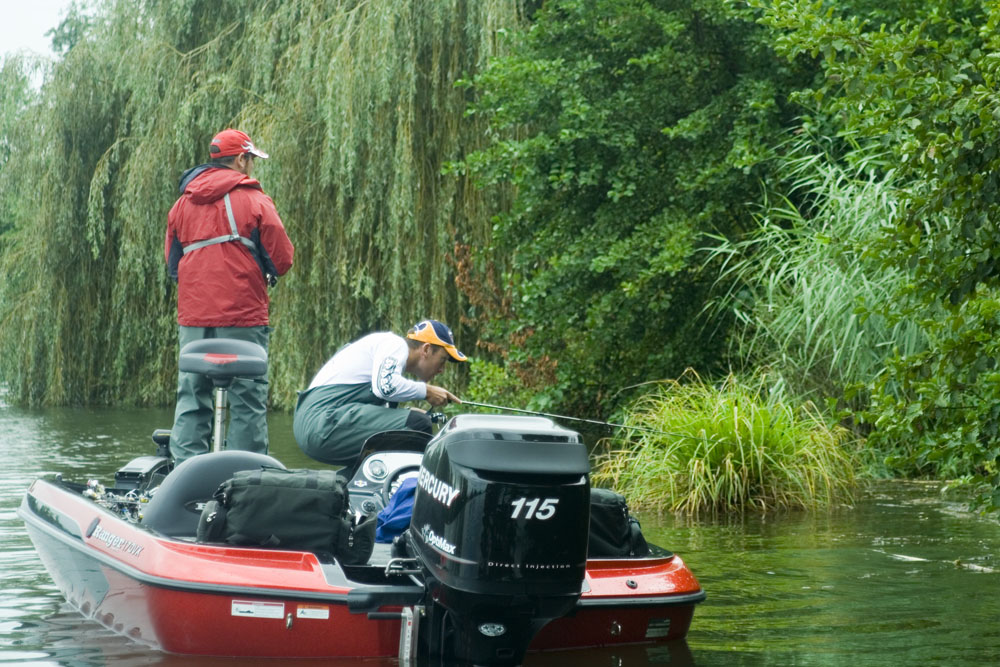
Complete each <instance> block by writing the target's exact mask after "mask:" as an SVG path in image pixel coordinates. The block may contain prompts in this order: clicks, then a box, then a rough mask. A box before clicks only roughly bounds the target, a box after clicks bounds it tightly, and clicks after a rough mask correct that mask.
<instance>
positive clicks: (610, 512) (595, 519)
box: [587, 487, 649, 558]
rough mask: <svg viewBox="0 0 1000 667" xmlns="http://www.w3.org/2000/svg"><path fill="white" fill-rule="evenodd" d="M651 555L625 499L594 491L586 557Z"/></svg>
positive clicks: (592, 493) (591, 497) (605, 491)
mask: <svg viewBox="0 0 1000 667" xmlns="http://www.w3.org/2000/svg"><path fill="white" fill-rule="evenodd" d="M648 554H649V546H648V545H647V544H646V538H644V537H643V536H642V529H641V527H640V526H639V520H638V519H636V518H635V517H634V516H632V515H631V514H629V512H628V504H627V503H626V502H625V496H623V495H621V494H620V493H615V492H614V491H611V490H609V489H597V488H593V487H591V489H590V543H589V545H588V548H587V557H588V558H629V557H632V558H634V557H639V556H646V555H648Z"/></svg>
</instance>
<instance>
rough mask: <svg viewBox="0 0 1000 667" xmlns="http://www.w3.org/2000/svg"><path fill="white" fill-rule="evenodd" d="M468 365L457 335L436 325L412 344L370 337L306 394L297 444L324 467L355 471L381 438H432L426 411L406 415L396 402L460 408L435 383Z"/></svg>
mask: <svg viewBox="0 0 1000 667" xmlns="http://www.w3.org/2000/svg"><path fill="white" fill-rule="evenodd" d="M465 360H466V356H465V355H464V354H462V353H461V352H459V351H458V348H457V347H455V338H454V336H452V333H451V329H449V328H448V327H446V326H445V325H444V324H442V323H441V322H438V321H437V320H424V321H422V322H418V323H417V324H416V325H415V326H414V327H413V328H412V329H410V330H409V332H407V334H406V338H403V337H402V336H397V335H396V334H394V333H391V332H388V331H385V332H381V333H373V334H368V335H367V336H365V337H364V338H361V339H359V340H356V341H354V342H353V343H350V344H348V345H345V346H344V347H342V348H341V349H340V350H339V351H338V352H337V353H336V354H335V355H333V357H332V358H331V359H330V360H329V361H327V362H326V364H324V365H323V367H322V368H321V369H319V372H318V373H316V377H314V378H313V380H312V382H311V383H310V384H309V388H308V389H307V390H306V391H304V392H302V393H301V394H299V402H298V405H297V406H296V407H295V420H294V422H293V425H292V426H293V429H294V431H295V441H296V442H297V443H299V447H300V448H301V449H302V451H304V452H305V453H306V454H308V455H309V456H311V457H312V458H314V459H316V460H317V461H322V462H323V463H329V464H331V465H342V466H348V465H351V464H352V463H354V461H355V459H356V458H357V457H358V454H359V453H360V452H361V448H362V446H363V445H364V443H365V440H367V439H368V437H369V436H372V435H374V434H376V433H380V432H382V431H402V430H409V431H420V432H424V433H427V434H428V435H429V434H430V432H431V420H430V417H428V416H427V413H426V412H424V411H422V410H400V409H397V408H396V404H397V403H402V402H405V401H424V400H426V401H427V402H428V403H430V404H431V405H434V406H438V405H444V404H445V403H461V402H462V401H460V400H458V397H457V396H455V395H454V394H452V393H451V392H450V391H448V390H447V389H443V388H442V387H438V386H435V385H432V384H430V381H431V380H433V379H434V377H435V376H436V375H437V374H438V373H440V372H441V371H442V370H444V366H445V364H446V363H447V362H449V361H454V362H459V361H465ZM403 373H410V374H412V375H414V376H416V377H417V378H418V380H419V381H414V380H409V379H407V378H404V377H403Z"/></svg>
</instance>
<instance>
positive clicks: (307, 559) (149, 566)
mask: <svg viewBox="0 0 1000 667" xmlns="http://www.w3.org/2000/svg"><path fill="white" fill-rule="evenodd" d="M18 513H19V515H20V516H21V518H22V519H23V520H24V522H25V524H26V526H27V528H28V532H29V535H30V536H31V539H32V541H33V542H34V544H35V546H36V549H37V550H38V553H39V555H40V556H41V558H42V560H43V562H44V564H45V566H46V568H47V569H48V571H49V572H50V574H51V576H52V578H53V580H54V581H55V583H56V585H57V586H58V588H59V589H60V591H62V593H63V595H64V596H65V598H66V599H67V600H68V601H69V602H70V603H71V604H72V605H73V606H74V607H76V608H77V609H79V610H80V612H81V613H82V614H83V615H85V616H87V617H89V618H92V619H94V620H96V621H98V622H100V623H101V624H103V625H105V626H106V627H108V628H110V629H112V630H114V631H115V632H118V633H120V634H122V635H125V636H127V637H130V638H131V639H133V640H135V641H137V642H141V643H144V644H146V645H148V646H150V647H152V648H155V649H158V650H162V651H166V652H169V653H177V654H186V655H206V656H256V657H295V658H311V657H393V656H396V655H397V654H398V650H399V636H400V621H399V620H398V619H385V618H382V619H372V618H369V617H368V616H367V615H366V614H357V613H352V612H351V611H350V610H349V608H348V604H347V600H348V594H349V593H350V592H351V591H352V590H355V589H358V588H363V587H364V586H365V584H358V583H356V582H353V581H351V580H349V579H347V578H346V576H345V575H344V573H343V570H342V569H341V568H340V567H339V565H337V564H336V563H334V562H321V561H320V559H318V558H317V557H316V555H314V554H312V553H309V552H298V551H276V550H265V549H254V548H246V547H227V546H216V545H203V544H196V543H192V542H187V541H183V540H177V539H172V538H168V537H163V536H159V535H155V534H153V533H151V532H149V531H147V530H145V529H143V528H142V527H140V526H138V525H136V524H134V523H131V522H128V521H125V520H123V519H120V518H118V517H117V516H115V515H114V514H112V513H111V512H110V511H108V510H106V509H104V508H102V507H100V506H98V505H97V504H95V503H93V502H91V501H89V500H87V499H86V498H84V497H82V496H81V495H80V494H78V493H76V492H74V491H71V490H70V489H68V488H66V487H64V486H63V485H61V484H60V483H58V482H50V481H46V480H38V481H36V482H35V483H34V484H33V485H32V486H31V488H30V489H29V490H28V493H27V495H26V496H25V499H24V502H23V503H22V505H21V507H20V509H19V511H18ZM703 599H704V593H703V592H702V590H701V587H700V586H699V585H698V582H697V580H696V579H695V578H694V576H693V575H692V574H691V572H690V570H688V568H687V567H686V566H685V565H684V563H683V561H682V560H681V559H680V558H679V557H677V556H675V555H665V556H662V557H655V558H641V559H627V560H600V561H589V562H588V567H587V577H586V583H585V592H584V594H583V595H582V596H581V598H580V601H579V603H578V604H577V607H576V609H575V611H574V612H573V613H571V614H570V615H568V616H566V617H564V618H560V619H557V620H555V621H552V622H551V623H549V624H548V625H547V626H545V627H544V628H543V629H542V630H541V632H540V633H539V634H538V635H537V636H536V637H535V639H534V641H533V642H532V644H531V646H530V650H550V649H571V648H585V647H592V646H608V645H616V644H629V643H638V642H666V641H670V640H675V639H681V638H683V637H684V636H685V635H686V634H687V631H688V627H689V626H690V623H691V618H692V615H693V613H694V606H695V604H696V603H698V602H700V601H701V600H703ZM384 610H391V608H389V607H387V608H385V609H384Z"/></svg>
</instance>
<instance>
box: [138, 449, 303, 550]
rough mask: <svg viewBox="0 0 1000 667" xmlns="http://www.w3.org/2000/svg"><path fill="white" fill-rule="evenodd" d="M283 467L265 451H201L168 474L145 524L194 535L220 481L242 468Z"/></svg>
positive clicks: (174, 533)
mask: <svg viewBox="0 0 1000 667" xmlns="http://www.w3.org/2000/svg"><path fill="white" fill-rule="evenodd" d="M261 467H270V468H284V467H285V466H284V465H282V464H281V462H280V461H278V460H277V459H275V458H272V457H270V456H267V455H266V454H257V453H255V452H243V451H239V450H234V449H230V450H226V451H222V452H209V453H208V454H200V455H198V456H194V457H192V458H190V459H188V460H187V461H184V462H183V463H181V464H180V465H179V466H177V467H176V468H175V469H174V471H173V472H171V473H170V474H169V475H167V478H166V479H165V480H164V482H163V484H161V485H160V487H159V488H158V489H157V490H156V493H155V494H154V495H153V498H152V499H151V500H150V501H149V505H147V507H146V511H145V512H144V513H143V516H142V524H143V525H144V526H146V527H147V528H150V529H152V530H155V531H156V532H158V533H162V534H163V535H169V536H170V537H178V538H191V539H193V538H194V537H195V534H196V533H197V530H198V519H199V518H201V509H202V507H204V505H205V502H206V501H208V500H211V498H212V494H214V493H215V490H216V489H218V488H219V485H220V484H222V483H223V482H225V481H226V480H227V479H229V478H230V477H232V476H233V473H235V472H237V471H239V470H257V469H258V468H261Z"/></svg>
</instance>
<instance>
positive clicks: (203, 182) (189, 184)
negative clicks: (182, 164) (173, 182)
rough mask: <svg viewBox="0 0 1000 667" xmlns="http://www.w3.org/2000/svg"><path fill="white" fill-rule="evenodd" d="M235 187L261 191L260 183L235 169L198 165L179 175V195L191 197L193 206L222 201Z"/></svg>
mask: <svg viewBox="0 0 1000 667" xmlns="http://www.w3.org/2000/svg"><path fill="white" fill-rule="evenodd" d="M237 186H243V187H251V188H256V189H258V190H260V189H261V187H260V182H259V181H258V180H257V179H255V178H250V177H249V176H246V175H244V174H242V173H240V172H238V171H236V170H235V169H228V168H226V167H216V166H214V165H211V164H200V165H198V166H197V167H191V168H190V169H188V170H187V171H185V172H184V173H183V174H182V175H181V180H180V186H179V187H180V191H181V194H189V195H191V201H192V202H193V203H195V204H208V203H211V202H213V201H216V200H218V199H222V198H223V197H224V196H225V195H226V193H227V192H231V191H232V190H233V188H235V187H237Z"/></svg>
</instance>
